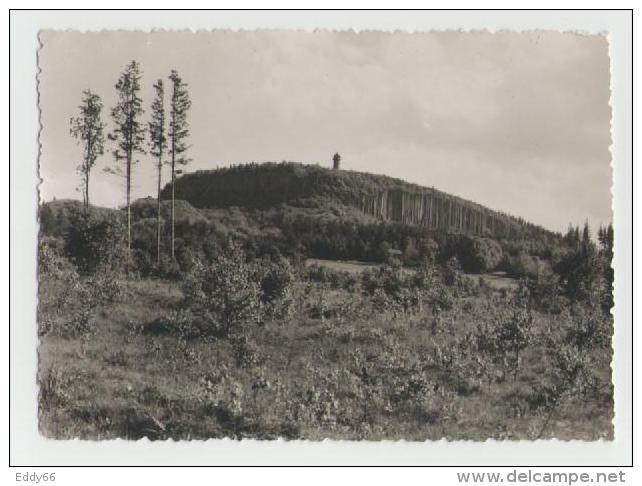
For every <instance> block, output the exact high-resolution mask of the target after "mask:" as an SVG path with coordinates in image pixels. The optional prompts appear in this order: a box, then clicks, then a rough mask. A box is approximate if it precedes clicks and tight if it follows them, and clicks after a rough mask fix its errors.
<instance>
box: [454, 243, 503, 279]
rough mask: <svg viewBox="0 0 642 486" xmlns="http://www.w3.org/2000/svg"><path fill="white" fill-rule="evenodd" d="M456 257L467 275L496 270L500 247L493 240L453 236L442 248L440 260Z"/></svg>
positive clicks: (500, 252)
mask: <svg viewBox="0 0 642 486" xmlns="http://www.w3.org/2000/svg"><path fill="white" fill-rule="evenodd" d="M452 257H456V258H457V260H458V261H459V262H460V264H461V266H462V269H463V270H464V271H466V272H468V273H483V272H488V271H491V270H494V269H495V268H497V266H498V265H499V263H500V262H501V260H502V247H501V246H500V245H499V243H497V242H496V241H495V240H492V239H489V238H480V237H476V236H468V235H453V236H451V237H450V238H448V240H447V241H446V243H445V244H444V246H443V248H442V259H449V258H452Z"/></svg>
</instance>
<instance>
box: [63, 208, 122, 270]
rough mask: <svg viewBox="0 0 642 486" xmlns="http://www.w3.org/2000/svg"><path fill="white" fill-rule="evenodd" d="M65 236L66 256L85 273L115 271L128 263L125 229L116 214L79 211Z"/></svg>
mask: <svg viewBox="0 0 642 486" xmlns="http://www.w3.org/2000/svg"><path fill="white" fill-rule="evenodd" d="M70 221H71V224H70V226H69V229H68V231H67V234H66V235H65V252H66V254H67V256H68V257H69V259H70V260H71V261H72V262H73V263H74V264H75V265H76V267H77V268H78V271H80V272H81V273H85V274H88V273H95V272H97V271H106V270H115V269H117V268H119V267H121V266H122V264H123V262H125V261H126V247H125V240H124V238H125V229H124V228H123V224H122V223H121V222H120V221H119V218H118V217H117V216H116V215H114V214H106V215H102V216H99V215H97V214H95V213H92V212H87V213H86V212H83V211H80V210H75V211H73V212H72V214H71V216H70Z"/></svg>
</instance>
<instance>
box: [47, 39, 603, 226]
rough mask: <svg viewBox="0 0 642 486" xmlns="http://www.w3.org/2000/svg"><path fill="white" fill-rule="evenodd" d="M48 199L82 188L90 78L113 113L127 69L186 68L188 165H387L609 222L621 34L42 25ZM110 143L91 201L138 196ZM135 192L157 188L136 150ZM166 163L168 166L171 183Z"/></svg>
mask: <svg viewBox="0 0 642 486" xmlns="http://www.w3.org/2000/svg"><path fill="white" fill-rule="evenodd" d="M40 41H41V49H40V52H39V68H40V75H39V99H40V110H41V133H40V143H41V156H40V176H41V179H42V183H41V186H40V195H41V199H42V200H44V201H49V200H52V199H54V198H56V199H63V198H74V199H82V194H81V193H80V192H78V187H79V184H80V181H81V178H80V175H79V174H78V172H77V166H78V165H79V164H80V162H81V160H82V147H81V146H79V145H78V144H77V143H76V141H75V140H74V139H73V138H72V137H71V136H70V134H69V120H70V118H71V117H73V116H76V115H77V113H78V106H79V104H80V101H81V97H82V91H83V90H84V89H87V88H89V89H91V90H92V91H93V92H95V93H97V94H99V95H100V96H101V98H102V100H103V102H104V104H105V109H104V110H103V119H104V121H105V123H106V124H107V130H106V131H107V132H109V131H111V130H112V129H113V126H112V124H111V120H110V117H109V111H110V109H111V107H112V106H113V105H114V104H115V101H116V91H115V89H114V84H115V83H116V81H117V79H118V77H119V74H120V73H121V72H122V70H123V68H124V66H125V65H126V64H127V63H128V62H129V61H131V60H132V59H135V60H137V61H139V62H140V64H141V68H142V72H143V78H142V84H143V90H142V97H143V101H144V106H145V108H146V113H145V114H144V115H143V117H144V121H145V122H147V120H148V118H149V115H150V109H149V107H150V104H151V101H152V97H153V90H152V84H153V83H154V82H155V81H156V80H157V79H159V78H163V79H165V80H167V76H168V75H169V73H170V70H171V69H176V70H177V71H178V72H179V74H180V75H181V77H182V78H183V80H184V81H185V82H186V83H187V84H188V89H189V93H190V97H191V99H192V102H193V104H192V108H191V110H190V113H189V115H188V118H189V122H190V126H191V133H190V137H189V144H190V145H191V146H190V149H189V151H188V156H189V157H190V158H191V159H192V162H191V163H190V164H189V165H188V166H187V167H186V172H191V171H195V170H202V169H212V168H216V167H223V166H227V165H230V164H243V163H248V162H265V161H277V162H279V161H282V160H287V161H296V162H302V163H309V164H315V163H318V164H320V165H323V166H327V167H331V166H332V156H333V154H334V153H335V152H339V153H340V154H341V165H342V168H343V169H345V170H356V171H365V172H372V173H377V174H386V175H389V176H393V177H398V178H401V179H404V180H407V181H410V182H413V183H417V184H421V185H425V186H430V187H435V188H437V189H440V190H443V191H446V192H449V193H452V194H455V195H457V196H460V197H463V198H466V199H470V200H473V201H475V202H477V203H480V204H483V205H485V206H488V207H490V208H492V209H496V210H500V211H504V212H507V213H509V214H512V215H515V216H521V217H523V218H524V219H526V220H528V221H531V222H533V223H536V224H539V225H542V226H544V227H546V228H548V229H551V230H553V231H561V232H563V231H565V230H566V228H567V227H568V224H569V223H573V224H583V223H584V221H585V220H588V221H589V223H590V224H591V226H593V227H597V226H598V225H600V224H607V223H609V222H610V221H611V220H612V211H611V193H610V188H611V184H612V175H611V166H610V164H611V154H610V151H609V147H610V144H611V137H610V119H611V108H610V105H609V98H610V88H609V84H610V79H609V78H610V74H609V72H610V67H609V65H610V61H609V55H608V41H607V38H606V37H605V36H601V35H580V34H574V33H559V32H549V31H530V32H525V33H516V32H513V33H510V32H500V33H494V34H491V33H487V32H482V31H478V32H456V31H450V32H428V33H403V32H395V33H385V32H360V33H354V32H331V31H317V32H302V31H240V32H233V31H213V32H198V33H191V32H167V31H159V32H152V33H144V32H122V31H121V32H93V33H80V32H69V31H65V32H54V31H44V32H41V34H40ZM112 149H113V145H112V142H107V143H106V150H105V154H104V155H103V156H102V157H101V158H99V160H98V161H97V163H96V166H95V167H94V169H93V171H92V173H91V183H90V191H91V192H90V199H91V202H92V204H96V205H101V206H110V207H116V206H120V205H122V204H124V202H125V189H124V181H123V180H122V179H121V178H118V177H117V176H114V175H110V174H107V173H105V172H104V169H105V168H106V167H113V166H114V164H115V163H116V162H115V161H114V159H113V157H112V155H111V150H112ZM137 159H138V160H139V163H138V164H137V166H136V167H135V170H134V176H133V177H134V179H133V189H132V191H133V197H145V196H150V195H151V196H155V191H156V172H155V161H154V160H153V157H152V156H150V155H143V154H141V155H139V156H137ZM168 178H169V170H166V171H165V173H164V174H163V184H165V183H166V181H167V180H168Z"/></svg>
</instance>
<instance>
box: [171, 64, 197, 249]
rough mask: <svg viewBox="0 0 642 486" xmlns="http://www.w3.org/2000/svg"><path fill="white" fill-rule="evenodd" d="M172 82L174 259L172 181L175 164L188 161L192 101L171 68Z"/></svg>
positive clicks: (173, 203)
mask: <svg viewBox="0 0 642 486" xmlns="http://www.w3.org/2000/svg"><path fill="white" fill-rule="evenodd" d="M169 79H170V81H171V82H172V98H171V103H170V111H169V132H168V138H169V150H170V155H171V160H170V164H171V167H172V182H171V184H172V260H174V259H175V253H174V240H175V230H174V221H175V194H174V182H175V181H176V166H177V165H181V166H184V165H187V164H188V163H189V161H190V159H188V158H187V157H185V152H186V151H187V149H188V148H189V146H188V145H187V144H186V143H185V139H186V138H187V137H188V136H189V124H188V122H187V112H188V110H189V109H190V107H191V106H192V102H191V101H190V98H189V93H188V92H187V84H185V83H184V82H183V80H182V79H181V78H180V76H179V75H178V73H177V72H176V71H175V70H173V69H172V72H171V74H170V76H169Z"/></svg>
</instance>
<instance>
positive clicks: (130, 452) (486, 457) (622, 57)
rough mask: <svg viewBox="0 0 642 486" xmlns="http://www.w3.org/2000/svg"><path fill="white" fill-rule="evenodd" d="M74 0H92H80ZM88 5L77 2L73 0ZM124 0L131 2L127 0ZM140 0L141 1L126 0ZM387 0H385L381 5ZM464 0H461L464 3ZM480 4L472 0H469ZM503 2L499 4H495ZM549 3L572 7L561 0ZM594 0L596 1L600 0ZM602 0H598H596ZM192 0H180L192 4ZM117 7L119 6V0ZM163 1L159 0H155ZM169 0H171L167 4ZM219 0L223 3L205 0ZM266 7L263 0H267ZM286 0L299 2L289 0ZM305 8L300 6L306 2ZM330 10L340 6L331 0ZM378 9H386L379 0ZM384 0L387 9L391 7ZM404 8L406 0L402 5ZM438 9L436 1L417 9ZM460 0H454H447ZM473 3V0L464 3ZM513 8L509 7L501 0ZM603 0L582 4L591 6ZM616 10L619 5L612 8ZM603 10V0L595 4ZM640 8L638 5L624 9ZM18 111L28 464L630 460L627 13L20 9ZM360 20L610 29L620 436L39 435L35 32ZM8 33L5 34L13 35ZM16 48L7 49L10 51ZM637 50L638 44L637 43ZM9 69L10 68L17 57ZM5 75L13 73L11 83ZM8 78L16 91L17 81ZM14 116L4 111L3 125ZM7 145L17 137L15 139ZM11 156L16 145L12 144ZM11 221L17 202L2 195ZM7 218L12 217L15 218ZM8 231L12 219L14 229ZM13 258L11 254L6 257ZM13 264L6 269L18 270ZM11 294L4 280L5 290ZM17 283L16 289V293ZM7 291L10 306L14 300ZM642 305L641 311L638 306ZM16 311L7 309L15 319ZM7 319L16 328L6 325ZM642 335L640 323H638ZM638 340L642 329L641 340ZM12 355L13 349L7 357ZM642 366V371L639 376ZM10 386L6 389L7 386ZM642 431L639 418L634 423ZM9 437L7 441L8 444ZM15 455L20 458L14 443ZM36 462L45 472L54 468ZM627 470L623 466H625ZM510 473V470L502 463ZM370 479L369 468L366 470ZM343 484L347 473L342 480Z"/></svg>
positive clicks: (15, 331) (167, 474)
mask: <svg viewBox="0 0 642 486" xmlns="http://www.w3.org/2000/svg"><path fill="white" fill-rule="evenodd" d="M68 3H71V5H69V6H70V7H77V8H81V7H83V6H84V5H80V2H68ZM74 3H78V5H74ZM121 3H124V2H121ZM128 3H129V2H128ZM379 3H381V2H379ZM460 3H462V2H460ZM469 3H472V2H469ZM495 3H498V2H495ZM504 3H507V2H504ZM549 3H551V4H552V5H544V4H542V3H541V2H540V4H538V5H537V7H545V6H552V7H560V6H561V5H559V4H557V3H554V2H549ZM589 3H590V2H589ZM593 3H595V2H593ZM184 5H185V4H184V3H182V4H181V6H184ZM110 6H114V7H116V6H119V5H116V4H112V5H110ZM153 6H155V7H157V6H161V5H160V3H159V2H154V5H153ZM162 6H167V7H170V5H162ZM207 6H208V7H210V6H214V5H209V4H208V5H207ZM257 6H258V5H257ZM284 6H288V5H284ZM297 6H300V5H297ZM324 6H330V5H324ZM367 6H368V7H374V6H377V5H375V4H374V3H372V2H370V3H368V5H367ZM379 6H385V5H379ZM394 6H395V7H398V6H401V5H400V4H399V3H398V2H397V3H396V4H395V5H394ZM409 6H410V7H415V8H418V7H432V5H417V4H416V3H415V4H414V5H409ZM447 6H449V7H450V6H451V5H447ZM465 6H466V7H469V6H470V5H465ZM494 6H497V7H510V6H514V5H511V4H508V3H507V5H494ZM587 6H591V5H588V4H587V2H583V3H582V5H581V7H587ZM608 6H609V7H611V8H612V7H614V5H613V4H610V5H608ZM595 7H599V6H595ZM623 7H628V6H623ZM11 17H12V19H11V46H10V47H11V65H10V77H11V94H10V103H11V117H10V120H9V129H10V130H3V133H5V134H6V133H7V132H8V131H9V132H10V138H11V151H10V169H11V177H10V179H5V180H6V181H7V183H8V182H9V181H10V188H7V192H9V194H10V201H9V202H10V206H11V209H10V212H11V225H10V244H11V248H10V249H11V254H10V255H11V258H10V267H11V279H10V281H9V282H7V281H6V280H4V279H3V281H2V285H3V286H4V285H7V284H9V285H10V290H11V314H10V319H9V322H8V324H9V325H10V326H11V341H10V342H9V341H8V343H7V344H8V346H4V347H3V352H5V353H6V352H7V351H8V347H9V346H11V389H10V393H11V400H10V406H11V448H10V453H11V460H10V462H11V464H13V465H15V466H18V465H24V466H30V465H36V464H42V465H54V464H69V465H79V464H91V465H98V464H118V465H125V464H134V465H140V464H162V465H180V464H198V465H208V464H255V465H257V464H263V465H273V464H280V465H290V464H299V465H312V464H334V465H337V464H345V465H353V464H372V465H379V464H384V465H394V464H413V465H423V464H426V465H427V464H432V465H457V464H465V465H473V464H478V465H487V464H492V465H514V466H518V465H524V466H526V465H535V464H543V465H551V466H552V465H568V464H572V465H580V464H584V465H587V466H589V465H606V464H612V465H627V464H629V463H630V458H631V449H630V445H631V437H632V422H631V413H632V410H631V397H632V390H631V351H630V344H631V341H632V336H631V302H632V298H631V281H632V261H631V244H632V234H631V233H632V228H631V221H632V219H631V201H632V195H631V181H632V178H631V177H632V174H631V169H632V165H631V138H630V136H631V131H630V126H631V106H632V101H631V85H630V80H631V64H630V59H631V32H630V28H631V22H630V13H629V12H606V11H594V12H560V11H554V12H550V11H548V12H546V11H537V12H516V11H512V12H507V11H500V12H497V11H486V12H478V11H477V12H472V11H464V12H455V11H439V12H436V11H431V12H390V11H385V12H372V11H371V12H363V11H360V12H357V11H351V12H329V11H325V12H229V11H228V12H126V13H123V12H114V11H112V12H99V13H98V12H93V13H92V12H64V11H59V12H35V11H32V12H14V13H13V14H12V15H11ZM221 27H225V28H244V29H252V28H302V29H314V28H340V29H347V28H355V29H383V30H395V29H403V30H431V29H438V30H445V29H460V28H463V29H482V28H488V29H490V30H503V29H509V30H525V29H535V28H547V29H558V30H559V29H561V30H573V31H577V30H580V31H586V32H605V31H606V32H609V38H610V41H611V56H612V73H613V80H612V89H613V99H612V104H613V107H614V110H613V113H614V118H613V138H614V146H613V149H612V151H613V156H614V194H615V197H614V210H615V233H616V256H615V266H616V335H615V342H614V346H615V349H616V358H615V361H614V369H615V384H616V420H615V426H616V440H615V441H614V442H613V443H606V442H605V443H583V442H570V443H569V442H560V441H538V442H537V443H530V442H506V443H494V442H486V443H473V442H454V443H447V442H443V441H442V442H428V443H390V442H385V443H345V442H344V443H336V442H327V441H326V442H323V443H306V442H290V443H286V442H277V443H274V442H272V443H267V442H257V441H243V442H234V441H227V440H226V441H208V442H191V443H174V442H163V443H161V442H158V443H148V442H146V441H141V442H123V441H113V442H101V443H94V442H80V441H51V440H45V439H43V438H41V437H40V436H39V435H38V432H37V422H36V394H37V388H36V384H35V370H36V363H37V356H36V346H37V340H36V332H35V330H36V327H35V308H36V286H35V282H36V280H35V276H36V268H35V262H36V235H37V221H36V218H35V216H36V208H37V206H36V204H37V193H36V187H37V165H36V161H37V152H38V145H37V133H38V111H37V90H36V49H37V47H38V44H37V38H36V34H37V32H38V30H40V29H41V28H53V29H67V28H71V29H80V30H85V29H91V30H100V29H103V28H106V29H119V28H120V29H145V30H147V29H150V28H166V29H172V28H173V29H177V28H181V29H183V28H191V29H193V30H196V29H213V28H221ZM6 39H7V36H3V42H6ZM6 52H7V49H4V50H3V51H2V55H6ZM638 52H639V49H638ZM5 65H6V64H5ZM3 82H6V81H5V80H4V79H3ZM7 88H8V87H7ZM4 120H6V118H3V123H5V121H4ZM3 140H4V141H5V142H6V138H3ZM5 153H7V152H5ZM3 208H4V209H5V216H6V218H8V216H9V215H8V212H9V208H8V207H6V206H4V205H3ZM5 220H7V219H5ZM3 228H5V226H3ZM6 241H7V238H4V237H3V238H2V240H1V243H0V245H3V246H2V247H1V248H0V250H2V253H3V254H4V255H7V256H8V255H9V252H8V249H7V248H6V246H4V245H6ZM7 260H8V259H7ZM7 260H3V264H4V265H5V267H4V268H3V270H5V271H4V272H3V275H7V273H6V270H7V266H8V265H7V264H8V263H9V262H8V261H7ZM3 290H4V289H3ZM7 290H8V289H7ZM7 295H8V292H6V291H4V292H3V305H4V306H5V309H6V308H8V302H7V300H6V296H7ZM636 310H637V309H636ZM7 314H8V313H4V314H3V315H5V316H6V315H7ZM8 327H9V326H7V328H8ZM637 335H638V336H639V332H638V333H637ZM637 339H638V338H637V337H636V340H637ZM5 357H6V358H8V356H5ZM0 363H1V366H2V368H3V371H4V373H3V376H5V377H8V374H9V370H8V369H7V363H8V359H2V360H1V361H0ZM638 376H639V375H638ZM5 389H6V388H5ZM7 402H8V401H7V400H3V401H2V403H1V407H2V412H4V413H5V415H4V416H5V417H7V416H8V410H6V408H5V407H7ZM2 426H3V429H2V438H3V439H4V438H6V437H7V436H8V431H7V423H4V422H3V424H2ZM636 428H637V425H636ZM2 446H3V447H5V446H6V442H4V441H3V444H2ZM4 457H7V458H8V457H9V451H7V455H6V456H4ZM53 470H54V469H53V468H51V467H50V468H44V469H38V472H40V473H42V472H45V471H53ZM56 470H57V477H56V483H60V484H69V483H71V484H87V483H88V482H91V483H95V484H113V482H114V481H117V480H119V479H120V480H125V481H127V482H130V481H131V482H134V481H142V480H145V481H149V480H150V479H151V478H152V477H153V478H154V481H159V480H162V482H163V483H165V484H167V483H169V482H170V481H171V482H176V481H181V482H185V481H187V478H188V477H189V478H200V480H201V481H208V482H213V483H214V482H216V483H219V482H228V481H234V482H238V480H239V479H240V478H241V476H240V474H241V473H240V472H239V471H238V470H230V469H224V470H220V469H217V470H212V469H206V470H201V469H172V470H167V469H163V470H155V469H154V470H152V469H138V468H136V469H134V468H130V469H124V470H123V469H108V470H98V469H89V470H85V469H67V468H64V469H56ZM457 470H459V471H461V470H463V468H462V469H459V468H444V469H441V468H439V469H436V468H432V469H421V470H409V469H404V470H398V469H394V470H387V469H386V470H374V471H371V474H372V476H371V478H372V479H373V480H375V482H376V483H379V484H384V483H392V482H398V481H399V480H400V478H401V477H402V475H406V474H408V473H410V474H412V475H413V476H412V479H411V480H426V479H429V480H431V481H433V480H434V481H437V483H436V484H457V481H456V474H455V472H456V471H457ZM614 470H615V469H614ZM27 471H36V469H35V468H33V467H20V468H14V469H11V470H7V472H6V474H7V479H8V480H10V481H12V482H13V481H15V473H16V472H27ZM504 472H508V471H507V470H504ZM246 474H247V475H249V477H248V479H250V478H252V479H253V480H254V481H261V482H264V481H268V482H270V483H271V482H278V483H279V484H282V483H283V482H289V481H290V480H296V479H297V478H298V479H299V481H305V482H306V483H312V484H327V483H328V481H332V480H333V479H334V480H336V479H337V478H340V479H341V480H343V481H345V482H348V481H359V482H362V481H365V480H366V471H364V470H363V469H340V470H328V469H324V470H316V471H311V470H309V469H305V470H299V469H287V470H276V469H270V470H257V469H253V470H250V471H245V472H244V473H243V476H244V477H245V475H246ZM633 474H634V472H633V471H632V470H627V479H628V480H629V481H627V483H630V484H632V482H633ZM368 477H370V475H369V474H368ZM343 481H342V482H343Z"/></svg>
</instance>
